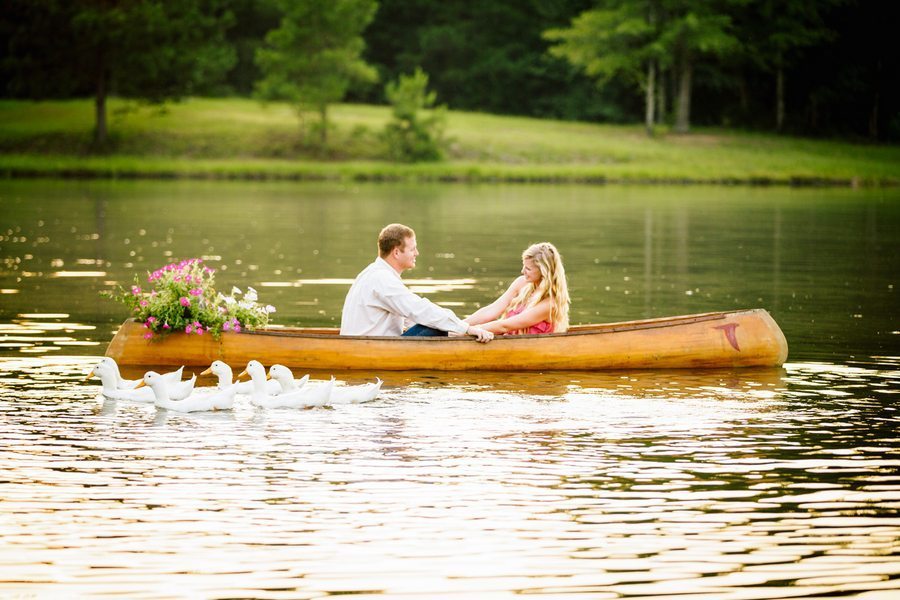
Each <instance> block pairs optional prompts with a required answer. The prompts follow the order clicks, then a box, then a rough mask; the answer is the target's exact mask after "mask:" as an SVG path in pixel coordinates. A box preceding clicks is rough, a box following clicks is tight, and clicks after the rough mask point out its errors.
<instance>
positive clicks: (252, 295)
mask: <svg viewBox="0 0 900 600" xmlns="http://www.w3.org/2000/svg"><path fill="white" fill-rule="evenodd" d="M257 298H259V296H258V295H257V294H256V290H254V289H253V288H252V287H250V286H249V285H248V286H247V294H246V295H245V296H244V300H246V301H247V302H256V299H257Z"/></svg>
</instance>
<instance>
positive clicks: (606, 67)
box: [544, 0, 663, 135]
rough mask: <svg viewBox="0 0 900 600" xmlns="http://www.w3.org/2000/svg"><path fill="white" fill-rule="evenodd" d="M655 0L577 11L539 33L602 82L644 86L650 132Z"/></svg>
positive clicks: (656, 56) (656, 50) (656, 53)
mask: <svg viewBox="0 0 900 600" xmlns="http://www.w3.org/2000/svg"><path fill="white" fill-rule="evenodd" d="M657 4H658V3H657V1H656V0H646V1H642V2H611V3H609V5H608V6H609V8H598V9H595V10H588V11H585V12H583V13H581V14H580V15H579V16H577V17H576V18H574V19H573V20H572V25H571V27H569V28H567V29H561V28H560V29H550V30H547V31H546V32H545V33H544V37H546V38H547V39H548V40H550V41H553V42H556V45H555V46H552V47H551V48H550V53H551V54H552V55H554V56H557V57H559V58H564V59H566V60H568V61H569V62H570V63H572V64H573V65H577V66H579V67H581V68H582V69H584V71H585V73H587V75H589V76H591V77H594V78H597V79H598V82H599V83H600V84H601V85H602V84H605V83H607V82H608V81H609V80H611V79H612V78H614V77H622V78H624V79H625V80H626V81H627V82H628V83H629V84H632V85H634V86H636V87H639V88H642V89H643V90H644V124H645V126H646V128H647V133H648V134H650V135H652V133H653V124H654V108H655V85H656V72H657V65H658V63H659V60H660V58H662V56H663V53H662V47H661V46H660V44H659V41H658V31H657V13H658V6H657Z"/></svg>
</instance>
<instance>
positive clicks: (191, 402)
mask: <svg viewBox="0 0 900 600" xmlns="http://www.w3.org/2000/svg"><path fill="white" fill-rule="evenodd" d="M144 386H147V387H149V388H150V389H151V390H153V395H154V397H155V399H154V404H156V406H157V407H159V408H165V409H166V410H172V411H176V412H183V413H190V412H201V411H209V410H228V409H230V408H231V407H232V406H233V405H234V394H235V389H234V386H231V387H229V388H227V389H224V390H220V389H215V388H214V389H211V390H210V391H209V392H201V391H197V390H195V391H194V392H193V393H192V394H191V395H190V396H187V397H186V398H184V399H182V400H173V399H172V398H171V397H170V395H169V390H168V383H166V380H165V377H164V376H163V375H160V374H159V373H156V372H154V371H147V372H146V373H145V374H144V378H143V380H141V382H140V383H138V385H137V388H138V389H140V388H143V387H144Z"/></svg>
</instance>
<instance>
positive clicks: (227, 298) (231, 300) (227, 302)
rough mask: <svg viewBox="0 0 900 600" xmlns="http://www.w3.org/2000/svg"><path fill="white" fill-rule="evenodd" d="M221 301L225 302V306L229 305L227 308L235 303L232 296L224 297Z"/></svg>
mask: <svg viewBox="0 0 900 600" xmlns="http://www.w3.org/2000/svg"><path fill="white" fill-rule="evenodd" d="M222 300H223V301H224V302H225V304H227V305H229V306H231V305H232V304H234V302H235V300H234V297H233V296H224V297H223V298H222Z"/></svg>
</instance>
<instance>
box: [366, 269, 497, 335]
mask: <svg viewBox="0 0 900 600" xmlns="http://www.w3.org/2000/svg"><path fill="white" fill-rule="evenodd" d="M378 295H379V297H380V299H381V301H382V302H384V304H385V305H386V306H387V308H388V309H390V310H391V311H393V312H395V313H396V314H399V315H402V316H403V317H405V318H407V319H409V320H410V321H413V322H415V323H419V324H420V325H427V326H428V327H433V328H435V329H440V330H441V331H448V332H452V333H458V334H466V335H471V336H474V337H475V338H476V339H477V340H478V341H479V342H488V341H490V340H492V339H493V337H494V334H492V333H491V332H489V331H485V330H484V329H482V328H480V327H474V326H470V325H469V324H468V323H465V322H463V321H462V320H461V319H459V318H458V317H457V316H456V315H455V314H453V311H451V310H449V309H446V308H442V307H440V306H438V305H437V304H435V303H434V302H432V301H431V300H428V299H427V298H422V297H421V296H418V295H416V294H414V293H412V292H411V291H409V289H408V288H407V287H406V286H405V285H403V283H402V282H400V281H396V282H385V285H383V286H381V289H380V290H379V291H378Z"/></svg>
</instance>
